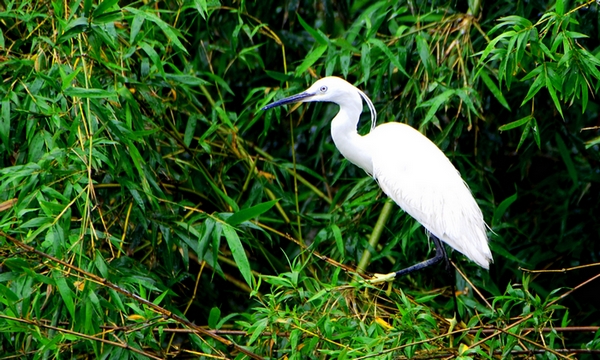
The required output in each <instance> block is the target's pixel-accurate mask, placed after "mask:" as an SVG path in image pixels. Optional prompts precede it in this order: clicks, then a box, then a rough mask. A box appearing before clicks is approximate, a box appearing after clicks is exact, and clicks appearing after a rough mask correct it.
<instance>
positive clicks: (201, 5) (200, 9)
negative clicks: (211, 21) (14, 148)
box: [192, 0, 208, 20]
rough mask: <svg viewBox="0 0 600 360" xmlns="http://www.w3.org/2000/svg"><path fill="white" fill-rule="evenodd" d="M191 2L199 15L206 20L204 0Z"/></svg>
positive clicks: (206, 9) (205, 3)
mask: <svg viewBox="0 0 600 360" xmlns="http://www.w3.org/2000/svg"><path fill="white" fill-rule="evenodd" d="M192 3H193V4H194V8H195V9H196V11H198V13H199V14H200V16H202V18H203V19H204V20H206V15H207V14H208V4H207V2H206V0H193V1H192Z"/></svg>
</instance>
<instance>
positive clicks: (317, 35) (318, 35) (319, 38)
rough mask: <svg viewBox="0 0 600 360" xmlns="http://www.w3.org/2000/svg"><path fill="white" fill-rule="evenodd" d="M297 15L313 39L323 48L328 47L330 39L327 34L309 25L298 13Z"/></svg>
mask: <svg viewBox="0 0 600 360" xmlns="http://www.w3.org/2000/svg"><path fill="white" fill-rule="evenodd" d="M296 15H297V16H298V21H299V22H300V25H301V26H302V27H303V28H304V30H306V31H307V32H308V33H309V34H310V35H311V36H312V37H313V39H315V41H316V42H318V43H319V44H321V46H326V45H328V44H329V38H327V36H326V35H325V34H323V33H322V32H320V31H318V30H315V29H314V28H313V27H311V26H310V25H308V24H307V23H306V21H304V19H303V18H302V16H300V13H298V12H296Z"/></svg>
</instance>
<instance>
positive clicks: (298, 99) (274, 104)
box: [262, 91, 314, 110]
mask: <svg viewBox="0 0 600 360" xmlns="http://www.w3.org/2000/svg"><path fill="white" fill-rule="evenodd" d="M313 95H314V94H311V93H308V92H306V91H305V92H301V93H300V94H296V95H292V96H290V97H286V98H285V99H281V100H278V101H275V102H272V103H270V104H269V105H267V106H265V107H264V108H262V109H263V110H269V109H271V108H274V107H277V106H281V105H285V104H289V103H294V102H302V101H304V99H307V98H309V97H311V96H313Z"/></svg>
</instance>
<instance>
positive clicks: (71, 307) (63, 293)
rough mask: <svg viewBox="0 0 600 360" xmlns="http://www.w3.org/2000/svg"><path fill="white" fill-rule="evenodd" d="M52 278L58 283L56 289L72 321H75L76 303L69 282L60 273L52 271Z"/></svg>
mask: <svg viewBox="0 0 600 360" xmlns="http://www.w3.org/2000/svg"><path fill="white" fill-rule="evenodd" d="M52 278H53V279H54V281H55V282H56V288H57V289H58V293H59V294H60V297H61V298H62V300H63V302H64V304H65V306H66V307H67V310H68V311H69V314H70V316H71V319H75V302H74V301H73V295H74V294H73V290H71V288H70V287H69V285H68V284H67V280H66V279H65V277H64V275H63V274H62V273H61V272H60V271H52Z"/></svg>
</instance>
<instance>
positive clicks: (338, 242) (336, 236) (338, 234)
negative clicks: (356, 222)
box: [331, 224, 345, 257]
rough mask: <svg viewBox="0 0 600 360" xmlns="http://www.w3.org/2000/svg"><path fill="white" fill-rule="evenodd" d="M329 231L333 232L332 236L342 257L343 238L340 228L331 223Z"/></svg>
mask: <svg viewBox="0 0 600 360" xmlns="http://www.w3.org/2000/svg"><path fill="white" fill-rule="evenodd" d="M331 231H332V232H333V238H334V239H335V244H336V245H337V248H338V251H339V252H340V255H341V256H342V257H344V253H345V251H344V249H345V247H344V239H343V238H342V230H340V227H339V226H337V225H336V224H332V225H331Z"/></svg>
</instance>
